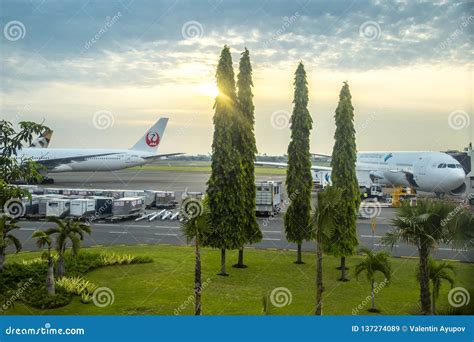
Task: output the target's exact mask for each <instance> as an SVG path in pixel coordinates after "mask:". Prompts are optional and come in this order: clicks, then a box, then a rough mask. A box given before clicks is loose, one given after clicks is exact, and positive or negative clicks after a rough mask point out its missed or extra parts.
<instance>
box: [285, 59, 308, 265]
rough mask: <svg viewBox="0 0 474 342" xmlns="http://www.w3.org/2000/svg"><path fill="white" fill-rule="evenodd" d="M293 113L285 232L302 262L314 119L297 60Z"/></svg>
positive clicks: (306, 233)
mask: <svg viewBox="0 0 474 342" xmlns="http://www.w3.org/2000/svg"><path fill="white" fill-rule="evenodd" d="M294 88H295V90H294V99H293V104H294V108H293V114H292V115H291V141H290V144H289V145H288V170H287V173H286V189H287V193H288V196H292V201H291V202H290V204H289V206H288V209H287V211H286V213H285V217H284V223H285V233H286V239H287V240H288V241H289V242H293V243H296V244H297V258H296V263H297V264H302V263H303V260H302V256H301V244H302V243H303V241H304V240H311V239H312V238H313V237H314V236H313V229H312V224H311V190H312V187H313V177H312V175H311V154H310V151H309V148H310V146H309V143H310V131H311V129H312V127H313V119H312V118H311V115H310V113H309V111H308V101H309V98H308V81H307V80H306V71H305V69H304V65H303V63H302V62H300V63H299V64H298V68H297V69H296V72H295V81H294Z"/></svg>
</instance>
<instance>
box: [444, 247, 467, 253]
mask: <svg viewBox="0 0 474 342" xmlns="http://www.w3.org/2000/svg"><path fill="white" fill-rule="evenodd" d="M438 250H440V251H456V252H467V249H456V248H447V247H439V248H438Z"/></svg>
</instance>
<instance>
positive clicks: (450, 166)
mask: <svg viewBox="0 0 474 342" xmlns="http://www.w3.org/2000/svg"><path fill="white" fill-rule="evenodd" d="M448 167H449V168H450V169H455V168H456V165H454V164H448Z"/></svg>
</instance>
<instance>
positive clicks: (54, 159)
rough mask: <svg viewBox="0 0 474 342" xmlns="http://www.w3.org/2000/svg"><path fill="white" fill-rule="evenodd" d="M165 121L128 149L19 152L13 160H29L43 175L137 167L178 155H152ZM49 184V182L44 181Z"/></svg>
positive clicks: (35, 150)
mask: <svg viewBox="0 0 474 342" xmlns="http://www.w3.org/2000/svg"><path fill="white" fill-rule="evenodd" d="M167 123H168V118H161V119H159V120H158V122H156V123H155V124H154V125H153V126H152V127H151V128H150V129H149V130H148V131H147V132H146V133H145V134H144V135H143V137H142V138H140V140H138V141H137V143H136V144H135V145H133V146H132V148H130V149H122V150H119V149H75V148H74V149H70V148H47V149H42V148H23V149H21V150H19V151H18V155H17V157H16V158H17V159H18V160H19V161H20V162H22V161H26V160H33V161H35V162H37V163H39V164H41V165H43V166H44V171H43V173H44V174H45V175H46V174H48V173H56V172H77V171H90V172H94V171H116V170H121V169H125V168H129V167H133V166H141V165H144V164H147V163H150V162H153V161H155V160H157V159H160V158H163V157H169V156H175V155H179V154H182V153H168V154H156V151H157V149H158V147H159V145H160V142H161V141H162V140H163V135H164V132H165V128H166V124H167ZM47 182H48V183H52V182H53V181H52V179H48V180H47Z"/></svg>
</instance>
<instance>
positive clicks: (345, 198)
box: [330, 82, 360, 281]
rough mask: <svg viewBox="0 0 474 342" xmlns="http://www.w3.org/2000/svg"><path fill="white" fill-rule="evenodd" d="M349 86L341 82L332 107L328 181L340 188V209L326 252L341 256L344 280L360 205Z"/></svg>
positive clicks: (353, 243)
mask: <svg viewBox="0 0 474 342" xmlns="http://www.w3.org/2000/svg"><path fill="white" fill-rule="evenodd" d="M351 98H352V97H351V92H350V90H349V85H348V84H347V82H344V85H343V86H342V89H341V92H340V94H339V104H338V106H337V108H336V115H335V119H336V132H335V134H334V139H335V143H334V148H333V151H332V160H331V166H332V172H331V180H332V185H333V186H334V187H335V188H338V189H340V191H341V194H342V198H341V204H340V210H338V212H337V215H336V217H335V221H336V232H335V234H334V239H333V241H332V243H331V244H330V253H331V254H332V255H334V256H337V257H341V267H340V268H341V278H340V280H342V281H347V280H348V279H347V277H346V257H347V256H350V255H353V254H354V253H355V251H356V247H357V245H358V244H359V242H358V239H357V228H356V218H357V211H358V209H359V205H360V192H359V185H358V182H357V175H356V168H355V166H356V160H357V150H356V141H355V129H354V107H353V106H352V103H351Z"/></svg>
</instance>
